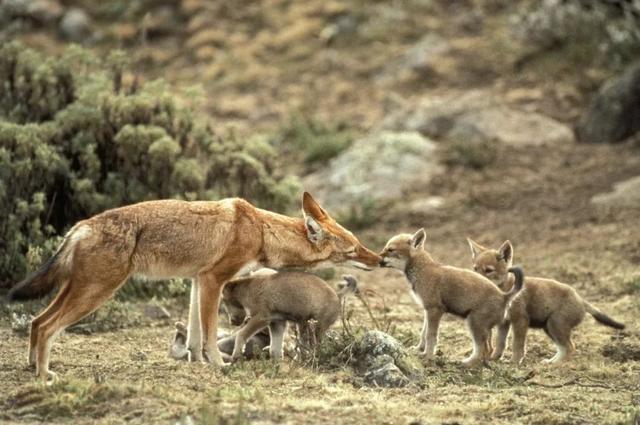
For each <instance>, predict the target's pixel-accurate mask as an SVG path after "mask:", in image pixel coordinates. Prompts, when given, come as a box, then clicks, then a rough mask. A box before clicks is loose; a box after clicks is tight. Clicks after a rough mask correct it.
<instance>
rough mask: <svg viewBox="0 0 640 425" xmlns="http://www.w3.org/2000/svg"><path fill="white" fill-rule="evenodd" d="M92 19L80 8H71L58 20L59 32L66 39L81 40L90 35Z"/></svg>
mask: <svg viewBox="0 0 640 425" xmlns="http://www.w3.org/2000/svg"><path fill="white" fill-rule="evenodd" d="M91 26H92V21H91V18H90V17H89V15H88V14H87V13H86V12H85V11H84V10H82V9H78V8H71V9H69V10H67V12H66V13H65V14H64V16H63V17H62V20H61V21H60V32H61V33H62V35H63V37H65V38H66V39H67V40H70V41H75V42H82V41H85V40H86V39H87V38H88V37H90V36H91V33H92V31H91Z"/></svg>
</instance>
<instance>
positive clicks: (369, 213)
mask: <svg viewBox="0 0 640 425" xmlns="http://www.w3.org/2000/svg"><path fill="white" fill-rule="evenodd" d="M0 3H1V4H0V43H2V40H20V41H21V42H22V43H23V44H17V43H16V42H14V41H12V42H9V43H7V42H4V43H3V44H0V297H2V296H3V292H4V291H5V290H6V288H7V286H8V285H9V284H12V283H14V282H15V281H17V280H19V279H21V278H22V277H23V276H24V274H25V273H26V271H28V270H33V269H34V268H36V267H38V266H39V265H40V264H41V263H42V262H43V261H44V260H45V259H46V258H47V257H48V255H49V254H50V253H51V252H52V250H53V249H55V247H56V246H57V244H58V242H59V241H60V238H61V235H63V234H64V232H65V230H66V229H67V228H68V226H69V225H70V224H72V223H73V222H74V221H75V220H78V219H81V218H84V217H86V216H88V215H91V214H93V213H95V212H98V211H101V210H102V209H105V208H109V207H111V206H117V205H121V204H124V203H131V202H136V201H139V200H143V199H151V198H157V197H174V198H181V199H196V198H197V199H213V198H217V197H221V196H227V195H241V196H246V197H248V198H249V199H250V200H251V201H253V202H255V203H258V204H259V205H260V206H263V207H266V208H270V209H275V210H278V211H285V210H290V211H291V212H292V213H293V214H295V213H296V211H294V210H293V208H291V207H295V208H296V209H297V207H298V205H297V203H292V202H291V201H292V199H294V198H295V199H297V197H298V196H299V192H300V189H301V188H300V184H299V182H298V179H297V178H296V177H291V176H292V175H298V176H299V177H301V178H303V180H302V181H305V180H304V177H305V175H306V174H307V173H309V172H310V171H314V170H318V169H321V168H323V167H325V166H326V165H327V164H328V162H331V160H332V159H333V158H335V157H336V155H337V156H339V155H340V154H341V153H343V152H344V151H345V150H346V149H348V148H349V146H351V144H352V141H354V140H355V139H360V138H361V136H366V135H367V134H368V133H369V132H373V133H374V134H375V132H377V131H379V129H380V128H384V126H385V121H386V118H387V117H389V116H390V115H391V114H393V113H394V112H396V111H397V110H400V109H405V108H406V109H408V110H413V108H414V107H415V109H416V110H421V109H423V108H422V107H418V106H419V104H420V106H422V102H426V103H428V104H429V105H432V106H433V108H436V109H437V108H439V107H442V108H444V109H447V108H446V107H447V106H456V105H440V106H438V103H437V101H438V99H452V100H455V99H456V98H458V97H463V95H465V94H466V93H467V92H472V91H473V92H476V91H477V92H478V93H480V94H481V95H482V96H484V94H486V95H487V96H488V97H489V98H491V99H489V100H491V101H492V102H493V100H496V101H497V102H499V103H501V104H502V103H504V107H505V108H512V107H513V108H517V109H518V110H519V111H523V112H527V113H528V112H532V113H540V114H542V115H547V116H551V117H553V118H555V119H556V120H558V121H559V122H560V123H561V124H563V125H566V126H568V127H570V126H571V125H573V124H574V122H575V119H576V117H577V116H578V115H579V113H580V109H581V108H582V107H583V106H584V105H585V104H586V103H587V102H588V100H589V98H590V97H591V95H592V94H593V93H594V91H595V90H596V89H597V87H598V86H599V84H600V83H601V82H602V81H604V80H605V79H606V78H607V77H608V75H610V74H611V73H612V72H614V71H616V70H617V69H618V68H620V67H621V66H622V65H624V64H625V63H626V62H628V61H631V60H634V59H635V58H637V57H638V52H639V50H638V40H640V38H639V37H638V28H639V27H638V24H637V22H638V21H637V19H638V16H639V15H638V10H639V9H638V2H637V1H635V0H631V1H629V0H623V1H617V0H614V1H599V0H545V1H542V2H540V1H533V0H523V1H517V2H513V1H507V0H479V1H476V2H472V1H453V2H452V1H445V0H406V1H401V2H381V1H375V2H370V1H364V0H331V1H322V0H307V1H304V2H289V1H282V0H263V1H261V2H251V1H243V0H241V1H239V2H238V3H237V4H236V3H231V2H223V1H219V0H184V1H173V0H168V1H164V0H163V1H161V2H158V1H151V0H141V1H125V0H105V1H101V2H89V1H86V0H82V1H80V0H69V1H64V2H62V1H58V0H53V1H35V0H20V1H5V2H4V3H3V2H0ZM42 5H45V6H48V7H52V9H46V10H44V11H45V12H53V15H55V16H54V17H53V18H48V19H49V20H48V21H47V22H49V23H43V22H44V21H41V20H40V16H39V15H37V13H38V10H40V12H42V9H38V7H42ZM56 6H60V8H61V10H60V13H62V14H64V13H65V12H67V11H68V10H69V9H72V8H81V9H83V10H85V11H86V12H87V15H88V16H89V17H90V18H91V28H90V29H91V35H90V36H89V37H87V39H86V40H80V42H83V43H86V46H85V48H78V47H77V46H76V47H70V46H69V45H67V42H66V41H65V39H64V38H63V36H62V35H61V32H60V29H59V24H60V21H61V16H58V15H56V13H57V12H56V10H55V9H56ZM430 34H432V35H435V36H436V37H434V39H442V41H443V42H444V44H445V45H446V46H447V49H444V52H440V53H438V54H437V59H436V60H430V59H433V58H431V57H430V56H429V55H430V54H431V51H430V50H429V49H428V47H429V46H428V45H427V46H425V47H427V48H425V49H422V50H421V49H418V50H415V49H413V48H414V47H415V46H416V45H417V43H418V42H419V41H420V40H424V39H425V36H427V35H430ZM426 39H427V40H429V38H426ZM116 47H117V48H124V49H125V50H124V51H123V52H114V48H116ZM87 49H90V51H89V50H87ZM408 52H414V53H415V54H416V59H417V60H416V61H415V62H412V65H411V66H413V67H414V68H415V69H413V68H412V71H411V78H398V79H396V77H397V75H395V74H394V72H387V75H384V77H385V78H381V76H383V74H384V73H385V70H389V69H395V68H393V67H389V64H393V63H394V61H397V60H398V59H399V58H406V57H407V53H408ZM415 64H418V65H419V66H417V67H416V66H415ZM421 64H422V65H424V64H428V66H420V65H421ZM387 76H388V78H386V77H387ZM158 77H162V78H163V80H164V82H162V81H154V79H156V78H158ZM194 83H197V84H199V87H200V88H198V89H192V88H190V85H191V84H194ZM449 95H451V96H449ZM432 100H433V101H435V102H433V103H432V102H431V101H432ZM454 103H455V102H454ZM454 109H455V108H454ZM427 110H430V111H431V109H429V108H427ZM291 111H301V112H299V113H293V114H292V113H291ZM435 112H438V111H435ZM455 113H456V112H455V111H453V112H452V114H454V115H455ZM449 121H450V119H448V118H447V119H442V120H440V121H438V122H437V123H436V124H437V126H436V127H438V128H437V130H438V131H439V130H440V128H439V126H440V125H441V126H442V131H444V132H445V133H446V134H453V133H447V131H449V126H450V124H451V122H449ZM412 124H415V123H412ZM403 125H407V126H408V124H407V123H399V127H398V131H405V130H407V129H405V128H404V127H403ZM417 127H419V126H411V130H416V131H419V132H423V133H424V134H427V131H426V130H429V129H423V128H417ZM516 130H517V129H516ZM434 139H435V140H437V142H435V143H437V144H439V145H440V147H439V154H442V155H439V156H438V159H437V160H438V161H441V160H443V161H444V162H445V163H446V165H447V167H442V172H441V173H439V174H438V175H437V176H436V177H435V178H434V179H433V180H431V181H430V183H428V184H426V183H425V184H424V185H418V184H416V185H414V187H410V188H407V190H403V191H402V193H401V194H400V195H399V196H400V197H399V200H398V201H397V203H396V205H393V206H392V207H393V208H391V206H389V205H387V204H382V203H381V204H380V205H378V204H376V203H374V202H363V203H362V202H361V203H358V204H357V205H356V204H355V203H352V204H353V205H351V208H352V210H351V211H350V212H347V214H345V216H343V217H338V219H339V221H341V222H342V223H343V224H345V225H346V226H347V227H348V228H349V229H350V230H353V231H354V232H355V233H356V234H357V236H358V237H359V238H360V239H361V240H363V241H365V244H366V245H367V246H368V247H370V248H371V249H373V250H378V249H380V248H381V247H382V244H384V242H385V241H386V240H387V238H388V236H389V235H391V234H395V233H397V232H399V231H415V230H416V228H417V227H421V226H424V227H425V228H426V230H427V234H428V241H427V244H428V245H429V249H430V250H432V252H433V254H434V257H435V258H436V259H438V260H439V261H443V262H446V263H452V264H455V265H458V266H464V267H469V265H470V259H469V253H468V247H467V246H466V244H465V243H464V237H465V236H471V237H477V238H478V239H479V241H481V242H483V243H486V244H489V245H493V244H496V243H499V242H501V241H502V240H504V239H506V238H509V239H511V241H512V242H513V243H514V245H515V247H516V261H517V262H520V263H521V264H523V266H524V267H525V272H526V273H527V274H530V275H533V276H549V277H554V278H558V279H560V280H563V281H566V282H567V283H568V284H570V285H572V286H574V287H575V288H576V289H577V290H578V291H579V292H580V293H581V294H583V295H584V296H585V298H586V299H588V300H589V302H592V303H593V304H594V305H597V306H598V307H601V308H602V309H603V310H605V311H607V312H610V313H611V314H612V315H613V316H614V317H615V318H616V319H619V320H620V321H622V322H624V323H626V324H627V325H628V328H627V329H626V330H624V331H621V332H613V331H611V330H609V329H607V328H604V327H602V326H599V325H598V324H596V323H595V321H594V320H593V319H592V318H590V317H587V318H585V320H584V322H583V323H582V324H581V325H580V327H579V328H578V329H577V330H576V333H575V340H574V342H575V345H576V347H577V349H578V352H577V355H576V357H575V359H574V360H573V361H572V362H571V363H570V364H568V365H565V366H563V367H561V368H551V367H548V366H546V365H543V364H541V363H540V361H541V360H542V359H544V358H548V357H550V356H551V355H552V354H553V352H554V346H553V344H552V343H551V342H550V340H549V338H548V337H547V336H546V335H545V334H544V333H543V332H542V331H539V330H531V331H530V332H529V335H528V353H527V357H526V360H525V363H524V364H523V365H522V366H520V367H514V366H513V365H511V364H510V363H508V360H509V356H510V350H509V349H507V353H506V358H505V359H503V360H502V361H500V362H491V363H489V365H488V366H487V367H480V368H477V369H473V370H467V369H465V368H463V367H462V366H461V365H460V364H459V362H458V361H457V360H458V359H461V358H463V357H465V356H466V355H468V354H469V347H470V344H469V339H468V336H467V334H468V332H467V330H466V329H465V325H464V324H463V322H461V321H458V320H454V319H452V318H451V317H449V316H445V317H444V319H443V323H442V329H441V334H440V342H439V349H438V352H437V353H436V358H435V359H434V360H433V361H431V362H427V361H424V360H423V359H421V358H420V356H418V355H416V354H415V353H414V352H409V355H408V356H407V357H406V358H405V360H406V361H407V364H403V365H401V368H402V369H403V370H405V369H406V370H407V371H411V370H413V371H415V372H416V373H415V374H414V375H412V376H411V379H410V383H409V384H408V385H407V386H406V387H404V388H377V387H375V386H372V383H371V382H369V381H366V380H365V378H364V376H363V375H362V373H361V370H359V368H358V362H357V357H358V356H359V355H360V354H362V353H359V352H358V343H359V342H360V341H361V340H362V336H363V334H364V332H365V331H366V330H370V329H381V330H383V331H385V332H387V333H389V334H390V335H392V336H394V337H395V338H396V339H397V340H398V341H400V342H401V343H402V345H403V346H404V347H406V348H408V347H411V346H413V345H415V344H417V343H418V339H419V332H420V326H421V322H422V310H421V309H420V308H419V307H417V306H415V304H414V302H413V301H412V299H411V298H410V295H409V291H408V288H407V283H406V282H405V280H404V278H403V277H402V276H400V275H399V274H398V273H396V272H394V271H391V270H388V269H380V270H375V271H373V272H368V273H365V272H360V271H357V270H356V271H354V270H348V271H347V270H342V269H341V268H340V267H337V268H329V269H324V270H322V271H320V272H318V274H320V275H321V276H322V277H323V278H325V279H334V278H335V277H336V276H340V275H341V274H342V273H344V272H349V273H353V274H355V275H356V276H357V277H358V279H359V281H360V283H361V289H362V290H363V292H364V293H365V294H367V295H366V300H367V303H368V305H367V306H365V305H363V304H362V303H360V302H359V301H358V300H357V299H351V300H350V301H349V303H348V306H347V311H346V319H345V321H344V322H342V323H340V322H339V323H336V325H334V327H333V328H332V330H331V334H330V335H329V336H328V337H327V338H325V340H324V341H323V342H322V344H321V345H320V346H319V347H318V348H317V350H316V351H315V352H313V353H307V354H309V356H308V357H304V356H302V357H300V358H298V359H295V360H294V359H285V360H284V361H283V362H281V363H274V362H272V361H270V360H269V359H266V358H261V359H259V360H256V361H244V362H238V363H235V364H233V365H231V366H229V367H227V368H224V369H222V370H218V369H215V368H212V367H210V366H209V365H205V364H199V363H188V362H177V361H174V360H172V359H169V358H168V357H167V350H168V348H169V345H170V341H171V338H172V336H173V333H174V327H173V326H172V322H173V321H174V320H181V321H186V317H187V311H188V305H187V304H188V298H189V297H188V291H189V284H188V283H187V282H184V281H182V280H171V281H166V282H151V281H136V280H133V281H132V282H130V283H127V284H126V285H125V286H124V287H123V288H121V289H120V291H119V292H118V293H117V294H116V295H115V297H114V299H113V300H111V301H110V302H109V303H108V304H107V305H105V306H104V307H103V308H101V309H100V310H99V311H98V312H96V313H95V314H93V315H91V316H90V317H88V318H86V319H84V320H83V321H82V322H81V323H79V324H78V325H77V326H76V327H74V328H71V329H70V330H69V332H65V333H62V334H61V335H60V336H59V337H58V340H57V342H56V343H54V345H53V350H52V354H51V360H52V363H53V370H55V371H56V372H58V373H59V376H60V378H61V379H60V381H59V382H58V383H56V384H55V385H52V386H50V387H47V386H44V385H42V384H40V383H39V382H36V381H35V380H34V379H35V378H34V371H33V370H32V369H31V368H30V367H28V366H27V364H26V353H27V347H28V336H27V333H28V328H29V317H30V316H31V315H34V314H36V313H38V312H39V311H41V310H42V309H43V308H44V307H45V306H46V303H47V301H48V300H42V301H34V302H28V303H23V304H7V303H4V302H1V301H0V340H2V341H3V346H2V349H0V388H2V390H1V391H2V395H3V397H0V422H2V423H5V422H6V423H28V424H32V423H41V422H48V423H70V422H73V423H81V424H82V423H86V424H111V423H122V422H128V423H171V424H180V425H191V424H225V425H230V424H244V423H250V422H257V423H266V424H269V423H310V424H324V423H327V421H328V420H329V421H330V422H332V423H336V424H338V423H345V424H359V423H363V422H365V423H371V424H390V423H394V424H395V423H406V424H418V423H423V424H431V423H459V424H471V423H505V424H506V423H508V424H511V423H516V424H519V423H522V424H547V423H550V424H578V423H587V424H588V423H597V424H616V425H618V424H637V423H639V420H640V379H639V376H640V334H639V333H638V325H637V323H636V322H637V317H639V316H640V302H639V297H640V286H639V280H638V270H637V269H638V264H639V261H640V257H639V256H638V253H637V251H638V247H639V245H638V240H637V239H638V238H637V233H638V232H637V228H638V208H637V207H630V208H611V209H607V211H599V210H596V209H595V208H592V206H591V204H590V199H591V197H592V196H593V195H594V194H596V193H599V192H602V191H607V190H610V188H611V187H612V186H613V184H614V183H615V182H618V181H620V180H624V179H627V178H629V177H632V176H635V175H637V174H638V170H639V169H640V157H639V156H638V146H637V144H636V146H632V145H629V144H620V145H618V146H615V147H611V146H606V145H602V146H584V145H577V144H573V143H571V142H569V141H567V142H558V143H557V144H551V145H548V146H547V145H545V146H534V145H531V146H529V145H526V146H517V147H512V146H505V147H504V148H503V147H501V145H500V144H499V143H500V142H499V143H498V144H494V143H491V142H487V143H471V142H469V141H467V140H440V138H439V137H434ZM636 139H638V137H637V136H636ZM478 170H481V172H478ZM416 172H420V170H417V171H416ZM394 177H395V176H394V175H393V173H390V174H389V175H388V182H389V184H388V185H385V188H388V190H394V185H393V181H394ZM357 178H358V177H357V176H356V177H354V180H356V179H357ZM294 195H295V196H294ZM329 195H330V194H328V195H327V196H329ZM365 196H366V194H365ZM432 196H438V197H440V198H441V199H444V200H445V202H442V203H439V204H438V205H437V206H434V207H433V208H431V207H429V208H424V209H422V207H421V206H420V203H417V202H416V201H420V200H423V199H427V198H429V197H432ZM415 205H418V206H419V208H418V209H419V213H417V212H416V211H417V210H415V208H414V206H415ZM347 211H348V209H347ZM330 212H332V211H330ZM375 294H377V295H375ZM149 304H158V305H160V306H162V307H164V308H166V309H167V310H168V311H169V312H170V313H171V319H166V318H160V319H152V318H149V317H147V316H146V314H145V307H146V306H147V305H149ZM14 314H15V317H16V319H15V320H14ZM14 324H15V330H14V329H12V328H13V327H14V326H13V325H14ZM226 325H227V323H226V320H225V319H224V316H222V320H221V326H222V327H226Z"/></svg>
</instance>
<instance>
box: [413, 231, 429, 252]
mask: <svg viewBox="0 0 640 425" xmlns="http://www.w3.org/2000/svg"><path fill="white" fill-rule="evenodd" d="M425 239H427V234H426V233H425V231H424V228H422V229H420V230H418V231H417V232H416V233H414V234H413V236H412V237H411V246H412V247H413V248H420V249H424V241H425Z"/></svg>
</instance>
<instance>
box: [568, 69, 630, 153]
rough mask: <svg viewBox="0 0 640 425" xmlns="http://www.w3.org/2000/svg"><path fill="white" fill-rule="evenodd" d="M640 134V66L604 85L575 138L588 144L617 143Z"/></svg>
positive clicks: (582, 119)
mask: <svg viewBox="0 0 640 425" xmlns="http://www.w3.org/2000/svg"><path fill="white" fill-rule="evenodd" d="M638 131H640V62H637V63H635V64H634V65H632V66H630V67H629V68H628V69H627V70H626V71H625V72H624V73H623V74H622V75H620V76H617V77H614V78H612V79H610V80H609V81H607V82H605V83H604V84H603V85H602V87H601V88H600V90H598V93H597V94H596V96H595V97H594V99H593V100H592V102H591V104H590V106H589V107H588V108H587V110H586V111H585V112H584V113H583V114H582V116H581V117H580V120H579V121H578V124H577V126H576V137H577V139H578V140H579V141H580V142H585V143H616V142H621V141H623V140H624V139H626V138H627V137H630V136H632V135H633V134H635V133H637V132H638Z"/></svg>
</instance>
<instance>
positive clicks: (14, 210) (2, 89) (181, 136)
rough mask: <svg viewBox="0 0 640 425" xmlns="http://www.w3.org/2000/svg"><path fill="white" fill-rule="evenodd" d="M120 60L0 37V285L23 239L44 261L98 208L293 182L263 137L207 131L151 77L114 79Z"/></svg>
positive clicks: (20, 267)
mask: <svg viewBox="0 0 640 425" xmlns="http://www.w3.org/2000/svg"><path fill="white" fill-rule="evenodd" d="M125 64H126V60H125V58H124V56H123V54H122V53H120V52H116V53H113V54H111V55H110V56H109V57H108V58H107V60H105V61H102V60H99V59H97V58H96V57H95V56H93V55H91V54H90V53H89V52H87V51H85V50H83V49H81V48H78V47H71V48H69V49H68V50H67V51H66V52H65V53H64V54H63V55H62V56H60V57H50V58H44V59H43V58H42V54H41V53H39V52H35V51H33V50H30V49H25V48H24V47H23V46H21V45H19V44H17V43H7V44H4V45H2V46H0V81H1V83H0V205H1V206H0V210H1V213H0V233H1V234H2V235H3V238H2V240H0V288H2V287H7V286H9V284H10V283H12V282H14V281H16V280H17V279H19V278H21V277H23V276H24V274H25V273H26V272H27V269H28V267H27V266H28V264H27V257H26V254H27V252H28V251H29V248H30V247H39V248H41V252H39V254H40V256H41V257H42V258H41V259H46V257H48V255H50V253H51V252H52V250H53V249H54V248H55V246H56V245H57V243H58V241H59V240H57V239H55V238H54V237H55V236H56V235H62V234H63V232H64V231H65V230H66V228H68V227H69V226H70V225H72V224H73V223H75V222H76V221H77V220H79V219H83V218H86V217H88V216H91V215H93V214H95V213H97V212H100V211H102V210H105V209H108V208H112V207H116V206H120V205H124V204H130V203H134V202H138V201H143V200H150V199H158V198H178V199H188V200H192V199H202V200H213V199H219V198H222V197H227V196H241V197H244V198H247V199H249V200H250V201H252V202H254V203H256V204H258V205H260V206H263V207H265V208H270V209H274V210H285V209H286V208H288V207H289V206H290V205H291V202H292V200H293V198H294V195H295V193H296V192H297V191H298V185H297V182H296V180H295V179H293V178H291V177H284V178H277V177H276V176H275V170H274V158H275V153H274V152H273V150H272V148H271V147H270V146H269V145H268V144H266V142H264V141H260V140H253V141H252V142H251V143H243V141H241V140H239V139H237V138H236V137H233V136H232V135H224V136H220V135H216V134H215V133H214V132H213V130H212V129H211V126H210V125H209V124H208V123H207V122H206V121H205V120H203V119H202V118H201V117H198V116H197V115H196V114H195V113H194V112H193V111H192V110H191V109H190V108H189V107H188V106H185V105H184V104H183V103H184V102H183V103H180V102H179V101H178V100H176V96H175V95H174V94H172V93H171V92H170V91H169V89H168V88H167V86H166V85H165V84H164V83H163V82H162V81H154V82H151V83H148V84H140V83H139V82H138V81H137V79H136V78H129V79H128V80H127V79H126V78H124V77H123V75H124V74H125V68H126V65H125ZM126 81H129V82H128V83H127V82H126ZM52 238H53V239H52Z"/></svg>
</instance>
